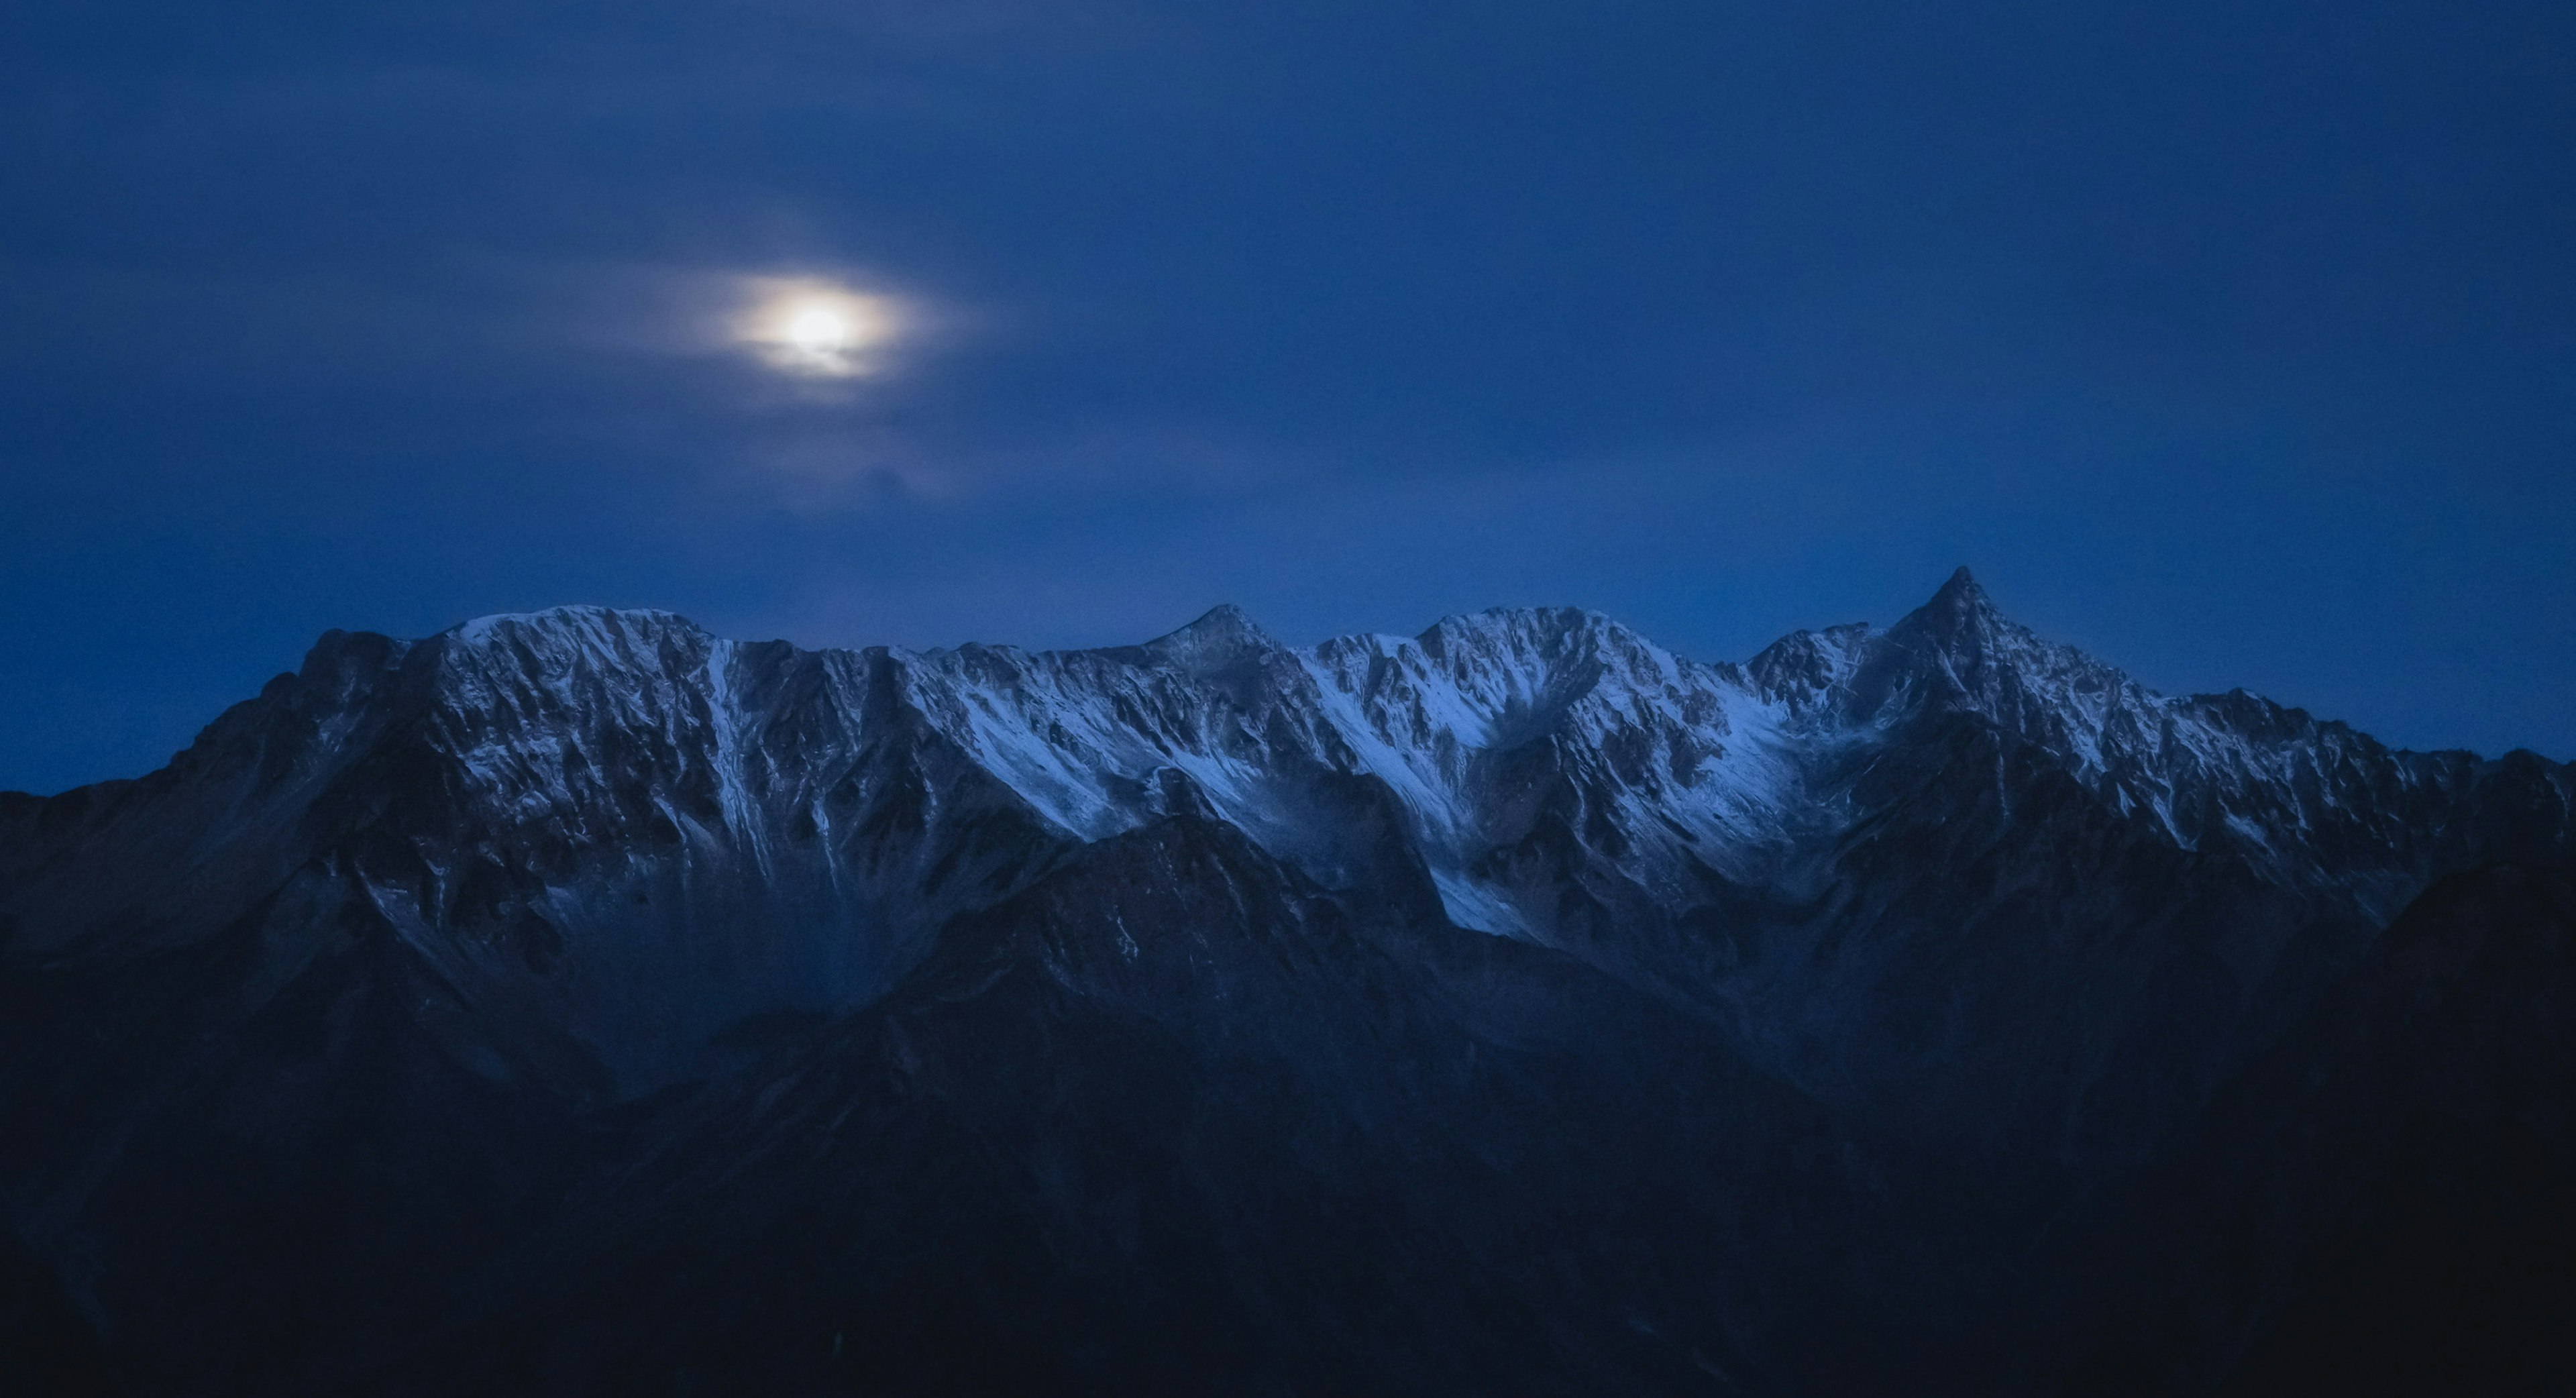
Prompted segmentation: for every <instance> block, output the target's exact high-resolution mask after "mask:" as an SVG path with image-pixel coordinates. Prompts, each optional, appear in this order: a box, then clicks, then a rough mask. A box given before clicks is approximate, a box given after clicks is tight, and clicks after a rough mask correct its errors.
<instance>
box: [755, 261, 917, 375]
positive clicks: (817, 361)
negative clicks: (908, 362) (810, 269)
mask: <svg viewBox="0 0 2576 1398" xmlns="http://www.w3.org/2000/svg"><path fill="white" fill-rule="evenodd" d="M746 283H747V284H746V285H745V287H744V310H743V312H742V314H741V316H740V318H739V320H738V321H737V322H736V326H735V332H734V340H735V343H737V344H739V345H740V346H742V347H743V348H745V349H747V350H750V351H751V352H753V353H754V354H756V355H758V356H759V357H760V358H761V359H762V360H763V361H765V362H766V363H767V364H768V365H769V366H770V367H771V368H773V369H776V370H779V371H780V372H782V373H786V374H791V375H794V376H797V377H800V378H829V379H849V378H860V377H864V376H867V375H870V374H876V373H880V372H882V371H883V370H884V369H885V368H886V366H887V361H888V359H889V357H890V351H891V350H892V348H893V346H894V343H895V341H896V340H897V339H898V338H899V337H900V334H901V332H902V329H903V317H902V315H901V314H900V311H899V308H898V305H897V303H896V302H895V301H894V300H893V299H892V298H891V297H887V296H884V295H880V294H877V293H874V292H868V291H861V290H859V289H857V288H855V287H849V286H843V285H841V284H839V283H837V282H830V281H824V280H821V279H819V278H811V277H795V278H788V277H761V278H749V279H746Z"/></svg>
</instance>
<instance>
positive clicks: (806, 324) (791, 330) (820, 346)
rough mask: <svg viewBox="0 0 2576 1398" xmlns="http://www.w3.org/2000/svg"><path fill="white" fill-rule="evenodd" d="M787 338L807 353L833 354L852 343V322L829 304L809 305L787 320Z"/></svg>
mask: <svg viewBox="0 0 2576 1398" xmlns="http://www.w3.org/2000/svg"><path fill="white" fill-rule="evenodd" d="M787 338H788V339H789V340H790V341H792V342H794V344H795V346H796V347H797V348H798V349H801V350H803V351H805V352H806V353H807V354H832V353H836V352H838V351H839V350H841V349H842V348H843V347H844V346H846V345H848V344H849V343H850V323H849V322H848V321H846V320H843V319H841V315H840V312H838V311H835V310H833V309H832V308H831V307H829V306H808V307H806V308H805V309H803V310H801V311H798V312H797V313H796V318H795V319H793V320H791V321H789V322H787Z"/></svg>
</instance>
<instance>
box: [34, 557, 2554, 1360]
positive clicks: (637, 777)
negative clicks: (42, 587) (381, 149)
mask: <svg viewBox="0 0 2576 1398" xmlns="http://www.w3.org/2000/svg"><path fill="white" fill-rule="evenodd" d="M2571 973H2576V767H2571V766H2570V765H2568V764H2561V763H2554V762H2551V761H2548V760H2546V759H2543V758H2541V757H2539V756H2537V755H2535V754H2532V753H2529V752H2516V753H2512V754H2508V755H2506V756H2503V757H2500V758H2485V757H2479V756H2476V755H2473V754H2469V753H2461V752H2439V753H2418V752H2406V751H2398V750H2392V749H2390V748H2388V747H2385V746H2383V745H2382V744H2380V743H2378V742H2376V741H2374V740H2373V739H2371V738H2370V737H2369V736H2367V735H2365V734H2362V733H2360V732H2357V731H2355V730H2353V729H2351V728H2349V727H2347V726H2345V725H2343V724H2340V723H2336V722H2331V721H2324V720H2319V719H2316V718H2313V717H2311V716H2310V715H2308V714H2306V713H2304V712H2301V711H2299V710H2297V709H2290V708H2284V707H2281V706H2279V705H2276V704H2274V703H2271V702H2269V701H2267V700H2264V699H2261V698H2259V697H2256V696H2254V695H2250V694H2247V693H2244V692H2243V691H2236V692H2231V693H2228V694H2223V695H2194V696H2189V697H2172V696H2166V695H2162V694H2159V693H2156V692H2154V691H2152V690H2149V689H2147V688H2145V687H2144V686H2142V685H2140V684H2138V683H2137V682H2136V681H2134V680H2132V679H2131V678H2129V677H2128V676H2127V675H2125V674H2123V673H2122V672H2120V671H2119V670H2117V669H2115V668H2113V667H2111V666H2109V665H2106V664H2104V663H2102V662H2100V661H2097V660H2095V659H2092V658H2091V657H2088V656H2086V655H2084V654H2082V653H2080V652H2078V651H2076V650H2074V649H2072V648H2069V647H2066V646H2063V645H2059V644H2055V643H2053V642H2050V641H2048V640H2045V639H2043V638H2041V637H2039V636H2036V635H2034V634H2033V633H2032V632H2030V631H2029V630H2028V629H2026V628H2024V627H2022V626H2020V625H2018V624H2016V623H2014V622H2012V621H2011V620H2009V619H2008V618H2006V617H2005V616H2003V615H2002V614H2001V613H2000V612H1999V611H1998V610H1997V608H1996V607H1995V605H1994V604H1993V602H1992V601H1991V599H1990V598H1988V596H1987V595H1986V594H1985V592H1984V591H1983V589H1982V588H1980V587H1979V585H1978V584H1977V583H1976V582H1975V581H1974V580H1973V579H1972V578H1971V577H1970V576H1969V575H1968V573H1967V572H1966V570H1964V569H1963V570H1961V571H1960V572H1959V573H1957V574H1956V575H1954V576H1953V577H1952V578H1951V579H1950V580H1949V581H1948V582H1947V583H1945V584H1944V585H1943V586H1942V587H1941V588H1940V590H1939V591H1938V592H1937V593H1936V594H1934V595H1933V597H1932V598H1931V599H1930V600H1929V601H1928V602H1927V603H1926V604H1925V605H1924V606H1922V607H1921V608H1919V609H1917V610H1916V611H1914V612H1913V613H1911V614H1909V615H1907V616H1905V617H1904V618H1902V619H1900V620H1898V621H1896V622H1895V623H1893V624H1891V625H1888V626H1885V627H1883V628H1882V627H1873V626H1866V625H1850V626H1837V627H1833V628H1830V629H1827V630H1822V631H1813V632H1799V633H1797V634H1794V635H1791V636H1789V637H1787V638H1785V639H1783V640H1781V641H1779V642H1777V643H1776V644H1774V645H1772V646H1771V647H1770V648H1768V649H1766V650H1764V651H1763V652H1761V653H1760V654H1759V655H1756V656H1754V657H1753V658H1752V659H1750V660H1749V661H1746V662H1743V663H1741V664H1736V663H1707V664H1704V663H1700V662H1697V661H1693V660H1688V659H1684V658H1682V657H1679V656H1676V655H1674V654H1672V653H1670V652H1668V651H1666V650H1664V649H1662V648H1660V647H1658V646H1656V645H1654V644H1653V643H1651V642H1649V641H1647V640H1646V639H1644V638H1643V637H1641V636H1639V635H1637V634H1636V633H1634V632H1632V631H1630V630H1628V629H1627V628H1625V627H1623V626H1621V625H1619V624H1618V623H1617V622H1615V621H1612V620H1611V619H1609V618H1607V617H1605V616H1602V615H1600V614H1599V613H1595V612H1588V611H1580V610H1573V609H1536V610H1504V611H1492V612H1484V613H1478V614H1475V615H1472V616H1462V617H1452V618H1448V619H1446V620H1443V621H1441V622H1440V623H1438V624H1437V625H1435V626H1433V627H1432V628H1431V629H1429V630H1427V631H1424V632H1423V633H1421V634H1420V635H1418V636H1412V637H1395V636H1375V635H1362V636H1350V637H1343V638H1339V639H1334V640H1329V641H1325V642H1323V643H1321V644H1319V645H1315V646H1311V647H1302V648H1301V647H1292V646H1288V645H1284V644H1281V643H1280V642H1278V641H1276V640H1274V639H1272V638H1271V637H1270V636H1269V635H1267V634H1266V633H1264V632H1263V631H1262V630H1261V629H1260V628H1259V627H1258V626H1257V625H1256V624H1255V623H1254V622H1253V621H1252V620H1251V619H1250V618H1249V617H1247V616H1245V615H1244V614H1243V613H1241V612H1239V611H1237V610H1235V609H1233V608H1219V609H1217V610H1216V611H1213V612H1210V613H1209V614H1207V615H1206V616H1204V617H1201V618H1200V619H1199V620H1197V621H1195V622H1193V623H1191V624H1190V625H1188V626H1186V627H1184V628H1182V629H1181V630H1179V631H1176V632H1174V633H1172V634H1170V635H1168V636H1164V637H1162V638H1161V639H1159V640H1155V641H1151V642H1148V643H1146V644H1143V645H1138V646H1131V647H1121V648H1113V649H1105V650H1085V651H1057V652H1028V651H1022V650H1017V649H1013V648H1009V647H987V646H975V645H969V646H963V647H959V648H957V649H953V650H938V651H928V652H915V651H906V650H900V649H889V648H872V649H867V650H819V651H814V650H803V649H799V648H797V647H794V646H791V645H788V644H786V643H784V642H763V643H746V642H737V641H730V640H724V639H719V638H717V637H714V636H711V635H709V634H708V633H707V632H705V631H703V630H702V629H700V628H698V627H697V626H695V625H693V624H691V623H690V622H688V621H686V620H684V619H682V618H680V617H677V616H674V615H671V614H669V613H663V612H639V611H612V610H605V609H599V608H586V607H576V608H562V609H557V610H553V611H548V612H540V613H534V614H529V615H520V616H504V617H490V618H485V619H483V620H479V621H474V622H469V623H467V624H465V625H462V626H459V627H456V628H454V629H452V630H449V631H447V632H444V633H441V634H439V635H437V636H434V637H430V638H428V639H426V640H420V641H400V640H394V639H390V638H387V637H384V636H379V635H373V634H365V633H343V632H332V633H329V634H327V635H325V636H324V637H323V638H322V639H321V640H320V642H319V643H318V644H316V645H315V647H314V648H313V650H312V652H311V653H310V654H309V655H308V656H307V657H306V659H305V661H304V663H303V665H302V667H301V668H300V669H299V670H297V671H296V672H294V673H292V674H286V675H280V676H279V677H278V678H276V679H275V680H273V681H271V682H270V683H269V684H268V685H267V687H266V688H264V689H263V690H262V691H261V693H260V694H259V695H258V696H257V697H256V698H253V699H250V700H248V701H246V702H244V703H241V704H238V705H235V706H234V707H233V708H231V709H230V710H228V711H226V712H225V713H224V714H223V715H221V716H220V717H219V718H217V719H216V720H215V721H214V722H213V723H212V724H211V725H210V726H209V727H207V728H206V730H205V731H204V732H203V734H201V735H200V736H199V737H198V739H197V740H196V742H195V743H194V744H193V745H192V746H190V747H189V748H188V749H187V750H186V751H184V752H182V753H180V754H179V755H177V756H176V757H175V758H174V759H173V760H172V761H171V763H170V764H169V765H168V766H167V767H165V768H163V769H162V770H160V771H157V772H154V773H152V774H150V775H148V776H145V777H142V778H139V779H136V780H132V781H113V782H105V783H100V784H98V785H94V786H89V787H83V788H79V789H77V790H73V791H69V792H65V793H62V794H60V795H56V796H51V797H36V796H29V795H25V794H19V793H7V794H0V1201H5V1203H6V1206H7V1220H6V1221H7V1223H8V1225H9V1230H8V1234H7V1237H6V1239H5V1244H6V1247H7V1253H6V1255H5V1256H0V1350H5V1351H6V1352H7V1355H8V1356H9V1357H0V1376H6V1375H7V1374H8V1373H9V1372H11V1371H10V1370H9V1369H8V1368H7V1367H6V1366H10V1365H14V1366H16V1370H15V1371H16V1372H17V1373H18V1374H19V1375H20V1378H21V1381H22V1382H23V1384H24V1385H25V1386H22V1387H20V1388H18V1390H17V1391H32V1392H46V1391H59V1392H101V1393H105V1392H127V1393H148V1394H161V1393H186V1394H269V1393H335V1394H337V1393H363V1394H385V1395H393V1394H433V1393H456V1392H468V1391H471V1392H485V1393H598V1394H608V1393H617V1394H661V1393H668V1394H691V1393H755V1392H756V1393H763V1394H802V1393H844V1392H846V1393H869V1394H940V1393H987V1392H996V1393H997V1392H1014V1393H1030V1392H1045V1393H1101V1394H1166V1393H1169V1394H1204V1393H1216V1392H1236V1393H1247V1394H1277V1395H1289V1394H1298V1395H1318V1394H1380V1393H1385V1394H1395V1393H1406V1394H1459V1395H1468V1394H1480V1395H1490V1394H1598V1393H1635V1394H1711V1395H1721V1394H1742V1395H1805V1394H1847V1393H1848V1394H1859V1393H1872V1394H1879V1393H1889V1392H1903V1393H1916V1394H1949V1393H1956V1394H2029V1395H2042V1394H2051V1395H2053V1394H2068V1395H2074V1394H2084V1395H2092V1394H2119V1393H2138V1394H2148V1393H2155V1394H2163V1393H2230V1394H2272V1393H2290V1392H2306V1391H2320V1390H2324V1389H2331V1390H2332V1391H2335V1392H2340V1393H2368V1392H2388V1393H2399V1392H2404V1393H2423V1392H2430V1391H2453V1392H2487V1393H2515V1394H2520V1393H2529V1394H2566V1393H2571V1392H2576V1339H2571V1338H2570V1337H2571V1336H2576V1325H2571V1324H2569V1323H2567V1322H2568V1317H2569V1316H2570V1315H2571V1314H2576V979H2571Z"/></svg>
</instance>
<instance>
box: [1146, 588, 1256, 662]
mask: <svg viewBox="0 0 2576 1398" xmlns="http://www.w3.org/2000/svg"><path fill="white" fill-rule="evenodd" d="M1140 649H1142V650H1143V651H1144V652H1146V653H1147V654H1148V655H1151V656H1153V657H1155V658H1156V659H1158V660H1162V661H1165V662H1170V663H1178V664H1180V665H1181V666H1183V667H1184V668H1186V669H1198V668H1202V667H1204V666H1207V665H1210V664H1221V663H1224V662H1225V661H1228V660H1233V659H1236V658H1238V657H1241V656H1243V655H1245V654H1247V653H1256V652H1268V651H1275V650H1281V649H1284V647H1282V646H1281V645H1280V644H1279V641H1278V640H1277V638H1275V637H1273V636H1272V635H1271V634H1270V633H1269V632H1267V631H1264V630H1262V629H1261V624H1260V623H1259V622H1256V621H1254V620H1253V619H1252V617H1251V615H1250V614H1249V613H1247V612H1245V611H1244V610H1243V608H1241V607H1238V606H1236V605H1234V604H1233V603H1231V602H1222V603H1219V604H1217V605H1216V606H1213V607H1210V608H1208V609H1207V610H1206V611H1205V612H1202V613H1201V614H1200V615H1199V617H1198V619H1197V620H1195V621H1192V622H1191V623H1190V624H1189V625H1187V626H1184V627H1182V628H1180V629H1179V630H1177V631H1173V632H1170V633H1168V634H1166V635H1162V636H1157V637H1155V638H1154V639H1153V640H1150V641H1147V642H1146V643H1145V644H1144V645H1143V646H1142V647H1140Z"/></svg>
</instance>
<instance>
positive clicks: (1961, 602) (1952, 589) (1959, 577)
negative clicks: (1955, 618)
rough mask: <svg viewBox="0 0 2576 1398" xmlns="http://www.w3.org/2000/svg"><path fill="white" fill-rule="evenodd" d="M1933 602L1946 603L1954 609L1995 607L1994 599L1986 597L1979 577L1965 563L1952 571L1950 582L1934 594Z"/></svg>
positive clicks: (1936, 603)
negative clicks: (1978, 580) (1979, 583)
mask: <svg viewBox="0 0 2576 1398" xmlns="http://www.w3.org/2000/svg"><path fill="white" fill-rule="evenodd" d="M1932 601H1933V603H1934V604H1935V605H1939V604H1944V603H1946V604H1948V605H1950V606H1953V607H1972V606H1973V607H1986V608H1992V607H1993V606H1994V599H1993V598H1991V597H1988V596H1987V595H1986V590H1985V588H1984V587H1982V586H1980V585H1978V582H1977V575H1976V574H1974V573H1971V572H1969V571H1968V567H1967V565H1966V564H1964V563H1963V564H1961V565H1959V566H1958V567H1957V568H1955V569H1952V570H1951V573H1950V577H1949V580H1948V581H1946V582H1944V583H1942V584H1941V587H1940V590H1939V591H1937V592H1935V593H1933V594H1932Z"/></svg>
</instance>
